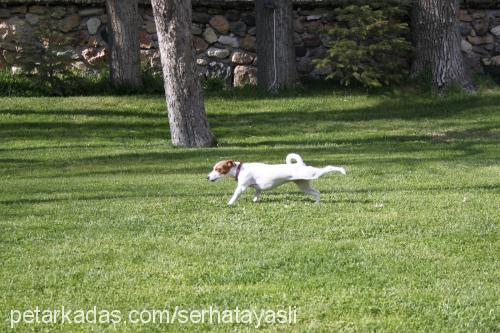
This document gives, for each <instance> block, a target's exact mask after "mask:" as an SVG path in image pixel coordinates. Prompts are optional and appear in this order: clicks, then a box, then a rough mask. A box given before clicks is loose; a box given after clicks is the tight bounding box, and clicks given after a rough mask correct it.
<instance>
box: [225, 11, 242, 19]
mask: <svg viewBox="0 0 500 333" xmlns="http://www.w3.org/2000/svg"><path fill="white" fill-rule="evenodd" d="M226 18H227V19H228V20H229V21H230V22H235V21H238V20H239V19H240V12H239V11H237V10H235V9H230V10H228V11H227V12H226Z"/></svg>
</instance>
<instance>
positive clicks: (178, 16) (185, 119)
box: [151, 0, 215, 147]
mask: <svg viewBox="0 0 500 333" xmlns="http://www.w3.org/2000/svg"><path fill="white" fill-rule="evenodd" d="M151 5H152V6H153V15H154V18H155V23H156V31H157V34H158V43H159V47H160V56H161V64H162V68H163V78H164V80H165V95H166V97H167V108H168V120H169V123H170V132H171V137H172V144H173V145H175V146H187V147H203V146H212V145H214V144H215V137H214V135H213V133H212V132H211V131H210V126H209V124H208V119H207V116H206V113H205V106H204V105H203V102H204V99H203V91H202V89H201V84H200V80H199V77H198V74H197V70H196V65H195V62H194V55H193V50H192V36H191V0H151Z"/></svg>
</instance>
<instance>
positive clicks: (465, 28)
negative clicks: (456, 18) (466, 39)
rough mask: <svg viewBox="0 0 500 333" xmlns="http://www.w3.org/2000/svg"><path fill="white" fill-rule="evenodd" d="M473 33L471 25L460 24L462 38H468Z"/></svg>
mask: <svg viewBox="0 0 500 333" xmlns="http://www.w3.org/2000/svg"><path fill="white" fill-rule="evenodd" d="M471 31H472V27H471V26H470V24H469V23H467V22H460V34H461V35H462V36H468V35H470V33H471Z"/></svg>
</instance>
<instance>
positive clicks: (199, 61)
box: [196, 58, 208, 66]
mask: <svg viewBox="0 0 500 333" xmlns="http://www.w3.org/2000/svg"><path fill="white" fill-rule="evenodd" d="M196 64H197V65H198V66H206V65H208V61H207V60H206V59H203V58H198V59H196Z"/></svg>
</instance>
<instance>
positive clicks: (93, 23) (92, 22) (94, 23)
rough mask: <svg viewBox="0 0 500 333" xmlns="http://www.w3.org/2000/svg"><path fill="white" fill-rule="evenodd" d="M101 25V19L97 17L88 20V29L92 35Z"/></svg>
mask: <svg viewBox="0 0 500 333" xmlns="http://www.w3.org/2000/svg"><path fill="white" fill-rule="evenodd" d="M100 26H101V20H99V19H98V18H97V17H91V18H89V19H88V20H87V30H88V32H89V34H91V35H95V34H96V33H97V30H99V27H100Z"/></svg>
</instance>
